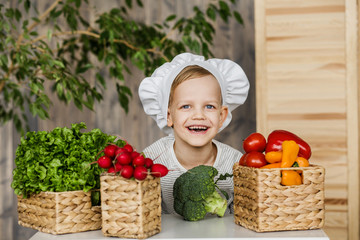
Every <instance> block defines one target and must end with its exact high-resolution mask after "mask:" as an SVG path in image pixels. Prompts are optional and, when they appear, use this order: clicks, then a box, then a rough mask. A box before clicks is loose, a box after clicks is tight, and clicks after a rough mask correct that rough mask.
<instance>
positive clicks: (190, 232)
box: [30, 214, 329, 240]
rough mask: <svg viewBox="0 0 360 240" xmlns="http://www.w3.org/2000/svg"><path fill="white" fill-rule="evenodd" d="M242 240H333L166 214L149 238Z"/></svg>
mask: <svg viewBox="0 0 360 240" xmlns="http://www.w3.org/2000/svg"><path fill="white" fill-rule="evenodd" d="M197 238H202V239H226V240H233V239H240V240H250V239H257V240H277V239H293V240H301V239H303V240H329V237H328V236H327V235H326V234H325V233H324V231H323V230H321V229H316V230H304V231H281V232H265V233H257V232H254V231H251V230H248V229H246V228H243V227H241V226H239V225H237V224H235V223H234V216H233V215H226V216H224V217H223V218H218V217H217V216H207V217H206V218H205V219H204V220H201V221H197V222H188V221H184V220H183V219H182V218H181V217H178V216H173V215H168V214H165V215H162V219H161V232H160V233H158V234H156V235H154V236H152V237H150V238H149V239H169V240H170V239H177V240H179V239H186V240H191V239H197ZM65 239H66V240H75V239H76V240H83V239H84V240H85V239H86V240H109V239H120V238H112V237H105V236H104V235H103V234H102V232H101V230H97V231H88V232H81V233H73V234H63V235H52V234H47V233H42V232H38V233H36V234H35V235H34V236H33V237H31V238H30V240H65Z"/></svg>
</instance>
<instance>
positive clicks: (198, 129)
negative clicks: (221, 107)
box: [187, 126, 209, 133]
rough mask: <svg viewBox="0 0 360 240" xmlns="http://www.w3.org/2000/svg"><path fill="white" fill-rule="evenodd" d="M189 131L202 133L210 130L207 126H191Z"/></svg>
mask: <svg viewBox="0 0 360 240" xmlns="http://www.w3.org/2000/svg"><path fill="white" fill-rule="evenodd" d="M187 129H188V130H189V131H191V132H196V133H200V132H206V131H207V130H208V129H209V127H207V126H189V127H187Z"/></svg>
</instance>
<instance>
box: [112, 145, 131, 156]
mask: <svg viewBox="0 0 360 240" xmlns="http://www.w3.org/2000/svg"><path fill="white" fill-rule="evenodd" d="M123 152H128V151H127V150H126V149H124V148H120V147H119V148H117V149H116V150H115V157H117V156H118V155H120V154H122V153H123Z"/></svg>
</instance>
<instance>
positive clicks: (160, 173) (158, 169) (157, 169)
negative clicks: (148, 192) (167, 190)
mask: <svg viewBox="0 0 360 240" xmlns="http://www.w3.org/2000/svg"><path fill="white" fill-rule="evenodd" d="M168 172H169V170H168V169H167V167H165V166H164V165H162V164H160V163H155V164H154V165H152V166H151V175H153V176H154V177H164V176H166V175H167V174H168Z"/></svg>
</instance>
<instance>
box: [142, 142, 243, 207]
mask: <svg viewBox="0 0 360 240" xmlns="http://www.w3.org/2000/svg"><path fill="white" fill-rule="evenodd" d="M174 142H175V139H174V137H173V136H167V137H164V138H161V139H159V140H157V141H156V142H154V143H153V144H151V145H150V146H148V147H147V148H145V149H144V151H143V152H144V154H145V156H146V157H149V158H152V159H153V160H154V162H155V163H161V164H163V165H165V166H166V167H167V168H168V169H169V170H172V171H169V173H168V174H167V175H166V176H165V177H162V178H161V179H160V184H161V196H162V204H161V207H162V212H163V213H170V214H176V213H175V210H174V206H173V204H174V197H173V185H174V182H175V180H176V179H177V178H178V177H179V176H180V175H181V174H183V173H184V172H186V171H187V170H186V169H185V168H184V167H183V166H182V165H181V164H180V163H179V162H178V160H177V158H176V155H175V152H174V148H173V146H174ZM213 143H214V144H215V145H216V147H217V156H216V159H215V162H214V165H213V167H215V168H216V169H217V170H218V172H219V175H220V174H225V173H230V174H232V169H233V165H234V163H236V162H239V160H240V157H241V156H242V153H241V152H239V151H238V150H236V149H234V148H232V147H230V146H228V145H226V144H223V143H221V142H219V141H216V140H213ZM215 179H216V177H215ZM217 185H218V186H219V188H220V189H222V190H225V191H226V192H227V193H228V195H229V197H230V198H229V200H228V209H227V211H226V212H227V213H232V209H233V200H234V183H233V179H232V178H227V179H226V180H221V181H218V182H217Z"/></svg>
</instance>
